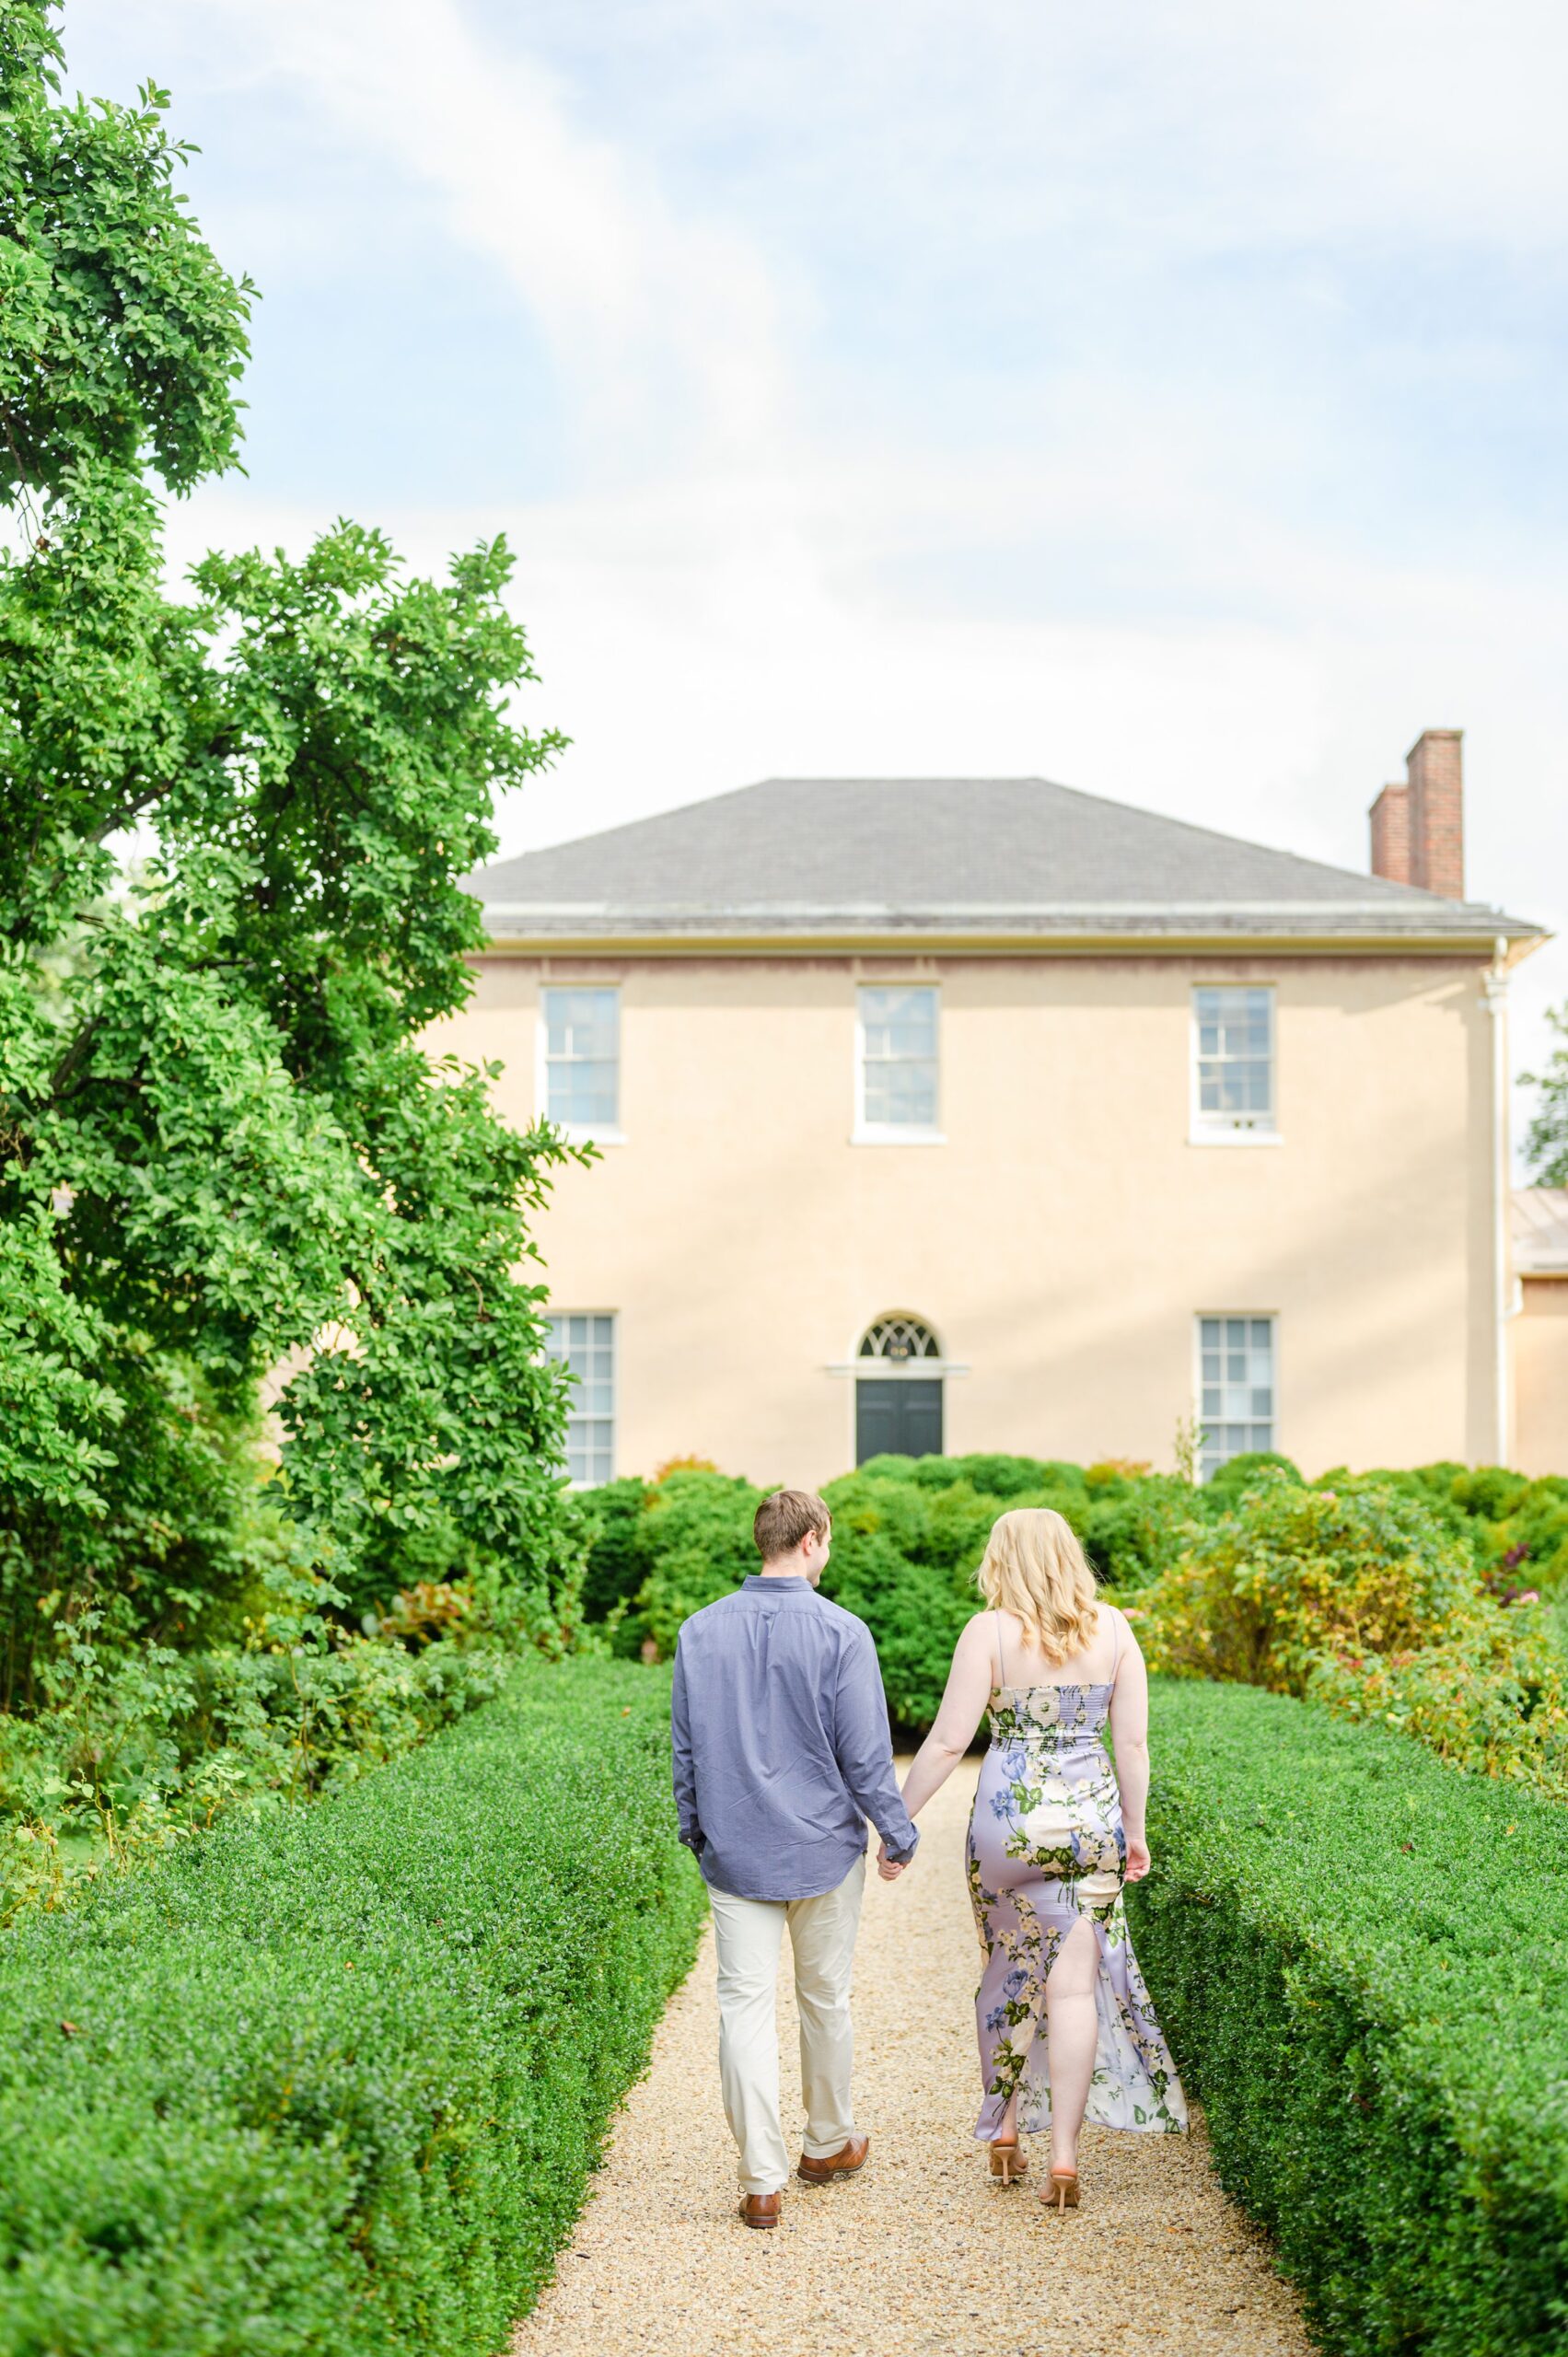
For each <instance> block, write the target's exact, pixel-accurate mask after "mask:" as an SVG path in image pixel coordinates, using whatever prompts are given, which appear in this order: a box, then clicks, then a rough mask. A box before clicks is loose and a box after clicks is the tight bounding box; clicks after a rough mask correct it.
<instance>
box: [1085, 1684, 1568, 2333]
mask: <svg viewBox="0 0 1568 2357" xmlns="http://www.w3.org/2000/svg"><path fill="white" fill-rule="evenodd" d="M1154 1730H1155V1732H1154V1763H1155V1787H1154V1794H1153V1805H1152V1808H1151V1812H1150V1838H1151V1843H1152V1847H1153V1852H1154V1858H1155V1872H1154V1874H1153V1875H1152V1876H1151V1877H1150V1879H1149V1880H1148V1881H1147V1882H1145V1883H1142V1884H1139V1885H1137V1886H1135V1887H1133V1889H1132V1891H1131V1892H1130V1894H1129V1898H1130V1903H1131V1907H1132V1928H1133V1936H1134V1939H1135V1941H1136V1943H1137V1946H1138V1953H1139V1956H1140V1958H1141V1960H1142V1962H1143V1965H1144V1969H1145V1970H1146V1972H1147V1974H1148V1977H1149V1980H1150V1983H1151V1986H1152V1988H1153V1990H1154V1993H1155V1998H1156V2003H1157V2005H1158V2006H1159V2008H1160V2010H1161V2013H1162V2016H1163V2019H1164V2023H1165V2026H1166V2029H1167V2032H1168V2034H1169V2036H1170V2039H1171V2043H1172V2047H1173V2049H1174V2050H1175V2053H1176V2056H1177V2060H1178V2062H1179V2066H1180V2068H1181V2070H1182V2071H1183V2073H1185V2074H1186V2077H1187V2079H1188V2082H1189V2084H1190V2086H1191V2090H1192V2092H1193V2093H1195V2094H1196V2095H1198V2096H1200V2097H1201V2098H1202V2102H1203V2104H1204V2106H1205V2107H1206V2110H1207V2115H1208V2124H1209V2129H1210V2131H1211V2134H1212V2136H1213V2140H1214V2155H1215V2159H1216V2162H1217V2165H1218V2167H1219V2172H1220V2175H1221V2177H1222V2179H1223V2181H1224V2183H1225V2186H1226V2187H1227V2189H1229V2191H1230V2192H1231V2193H1232V2194H1233V2195H1234V2196H1235V2197H1236V2198H1237V2200H1240V2201H1241V2202H1243V2203H1244V2204H1245V2205H1246V2207H1247V2208H1248V2209H1249V2210H1250V2211H1251V2212H1253V2214H1254V2215H1255V2216H1256V2217H1258V2218H1259V2219H1260V2220H1261V2221H1262V2223H1264V2224H1265V2225H1266V2226H1267V2227H1268V2228H1269V2229H1270V2231H1271V2232H1272V2235H1274V2237H1275V2239H1276V2242H1277V2246H1278V2248H1279V2251H1280V2254H1281V2257H1282V2258H1283V2262H1284V2264H1285V2266H1286V2268H1287V2269H1288V2270H1289V2271H1290V2272H1291V2273H1292V2274H1293V2275H1294V2276H1295V2278H1296V2280H1297V2281H1298V2282H1300V2283H1301V2284H1302V2286H1303V2287H1304V2289H1305V2291H1306V2292H1307V2296H1308V2299H1309V2301H1310V2303H1311V2306H1312V2310H1313V2313H1314V2318H1315V2321H1316V2324H1317V2326H1318V2330H1319V2331H1320V2333H1321V2335H1322V2338H1323V2340H1324V2342H1325V2344H1326V2346H1327V2347H1329V2348H1330V2349H1333V2350H1335V2351H1339V2352H1341V2357H1396V2352H1397V2353H1398V2357H1416V2352H1421V2357H1503V2352H1504V2351H1506V2352H1508V2357H1557V2353H1558V2352H1559V2351H1561V2350H1562V2347H1563V2345H1564V2339H1565V2336H1568V2080H1565V2078H1564V2074H1563V2069H1562V2057H1563V2054H1564V2051H1568V1865H1565V1864H1564V1856H1563V1841H1562V1810H1561V1809H1560V1808H1559V1807H1556V1806H1553V1805H1550V1804H1548V1803H1547V1802H1544V1801H1541V1800H1539V1799H1537V1798H1535V1797H1534V1796H1533V1795H1531V1794H1528V1793H1522V1792H1519V1791H1518V1790H1517V1789H1515V1788H1510V1787H1508V1786H1505V1785H1499V1784H1495V1783H1492V1782H1484V1781H1481V1780H1479V1779H1475V1778H1471V1777H1466V1776H1461V1775H1458V1774H1457V1773H1456V1772H1455V1771H1454V1770H1453V1769H1451V1768H1446V1767H1444V1766H1443V1765H1442V1764H1441V1763H1439V1762H1438V1761H1436V1760H1434V1759H1432V1758H1431V1757H1430V1756H1429V1755H1428V1754H1427V1753H1425V1752H1424V1751H1423V1750H1422V1749H1421V1748H1420V1747H1418V1746H1417V1745H1415V1744H1412V1743H1410V1742H1409V1741H1407V1740H1405V1739H1404V1738H1403V1737H1401V1736H1396V1735H1388V1734H1379V1733H1377V1732H1376V1731H1375V1730H1373V1729H1371V1728H1368V1727H1357V1726H1351V1725H1347V1724H1344V1723H1343V1722H1341V1721H1337V1720H1335V1719H1333V1718H1330V1716H1329V1715H1328V1713H1325V1712H1323V1711H1320V1710H1318V1709H1315V1708H1313V1707H1312V1706H1311V1705H1308V1704H1303V1703H1299V1702H1295V1701H1288V1700H1285V1699H1283V1698H1281V1697H1278V1696H1274V1695H1269V1694H1264V1693H1260V1692H1257V1691H1253V1690H1249V1689H1245V1688H1240V1687H1234V1686H1233V1687H1221V1686H1214V1685H1210V1684H1204V1683H1199V1682H1196V1681H1192V1682H1189V1683H1178V1684H1171V1683H1169V1682H1168V1681H1162V1682H1161V1684H1160V1685H1158V1686H1157V1687H1156V1701H1155V1720H1154Z"/></svg>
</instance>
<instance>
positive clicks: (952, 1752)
mask: <svg viewBox="0 0 1568 2357" xmlns="http://www.w3.org/2000/svg"><path fill="white" fill-rule="evenodd" d="M995 1658H996V1642H995V1624H994V1622H993V1620H992V1617H991V1615H990V1613H989V1612H981V1613H977V1614H976V1616H975V1618H974V1619H973V1620H971V1621H970V1624H969V1627H968V1628H967V1629H966V1630H965V1631H964V1632H963V1635H962V1636H961V1637H960V1638H959V1639H958V1643H957V1644H956V1645H955V1647H954V1648H953V1666H952V1668H951V1669H950V1670H949V1671H948V1672H947V1692H946V1693H945V1694H944V1695H943V1697H942V1707H941V1709H940V1710H939V1711H938V1712H937V1713H936V1719H935V1724H934V1725H933V1727H932V1730H931V1733H930V1734H929V1735H928V1736H926V1738H925V1741H924V1742H923V1744H922V1745H921V1747H920V1749H919V1750H918V1751H917V1752H916V1753H915V1756H914V1765H913V1767H912V1769H911V1770H910V1771H909V1774H908V1775H907V1776H906V1777H905V1778H904V1806H905V1807H906V1808H907V1809H908V1811H909V1813H910V1815H911V1816H912V1817H918V1816H919V1815H920V1812H921V1810H922V1809H923V1807H924V1806H925V1804H926V1802H927V1801H928V1800H929V1799H930V1798H931V1795H932V1794H933V1793H939V1792H940V1791H941V1789H942V1787H943V1785H944V1784H945V1783H946V1782H947V1779H948V1777H949V1776H950V1775H951V1774H952V1772H953V1771H954V1769H955V1768H956V1767H957V1766H958V1762H959V1760H960V1759H962V1758H963V1756H964V1754H965V1752H966V1751H967V1750H968V1749H969V1747H970V1744H971V1743H972V1742H973V1741H974V1731H975V1729H976V1727H978V1726H979V1724H980V1722H981V1714H982V1713H983V1712H984V1710H985V1706H986V1704H987V1702H989V1701H990V1700H991V1676H992V1664H993V1662H994V1660H995Z"/></svg>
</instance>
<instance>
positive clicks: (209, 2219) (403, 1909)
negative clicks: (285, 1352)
mask: <svg viewBox="0 0 1568 2357" xmlns="http://www.w3.org/2000/svg"><path fill="white" fill-rule="evenodd" d="M667 1713H668V1680H667V1679H666V1678H662V1677H659V1676H657V1675H651V1674H650V1673H649V1672H647V1671H646V1670H633V1669H628V1668H624V1667H621V1666H619V1665H616V1664H612V1663H607V1662H595V1661H574V1662H569V1663H563V1664H559V1665H554V1666H547V1665H544V1664H539V1665H529V1666H525V1667H523V1668H521V1669H519V1670H518V1672H517V1675H516V1677H515V1678H513V1679H512V1680H511V1682H510V1683H509V1685H508V1688H507V1689H506V1691H505V1694H504V1695H503V1696H502V1697H501V1698H500V1699H498V1700H497V1701H494V1702H492V1703H490V1704H488V1705H486V1706H485V1707H484V1708H483V1709H482V1710H481V1711H480V1712H478V1713H475V1714H474V1715H473V1716H472V1717H471V1718H470V1719H468V1720H466V1721H464V1722H463V1723H462V1724H460V1725H459V1726H457V1727H454V1728H452V1729H450V1730H449V1731H447V1733H445V1734H443V1735H441V1736H436V1738H435V1739H434V1740H433V1741H432V1742H431V1743H429V1744H428V1745H426V1746H425V1747H424V1748H423V1749H422V1750H420V1751H419V1752H417V1753H415V1754H413V1755H412V1757H410V1758H408V1759H404V1760H402V1761H401V1762H399V1763H397V1764H396V1765H394V1766H392V1767H389V1768H387V1769H385V1770H383V1771H381V1772H380V1773H379V1774H377V1776H375V1777H373V1778H371V1779H370V1780H368V1781H367V1782H366V1783H364V1784H362V1785H358V1786H355V1787H354V1789H353V1790H351V1791H349V1792H347V1793H346V1794H343V1795H342V1796H341V1797H339V1798H336V1799H333V1800H329V1801H325V1802H322V1803H320V1804H319V1805H318V1806H316V1807H315V1808H312V1809H308V1810H302V1811H300V1812H298V1813H297V1814H294V1813H290V1814H287V1815H285V1816H282V1817H274V1818H273V1819H271V1820H270V1821H268V1822H267V1823H266V1824H265V1825H240V1824H232V1825H228V1826H224V1827H220V1828H219V1829H217V1830H215V1832H214V1833H213V1834H211V1835H210V1836H209V1837H207V1838H206V1839H204V1840H198V1841H193V1842H192V1843H191V1844H190V1845H189V1846H188V1847H187V1848H185V1849H183V1850H182V1851H180V1852H178V1853H177V1854H176V1855H174V1856H173V1857H172V1858H170V1859H169V1860H168V1863H166V1864H163V1865H161V1866H160V1867H159V1868H158V1870H157V1872H156V1873H149V1874H142V1875H130V1876H127V1877H125V1878H123V1879H121V1880H117V1881H115V1882H114V1883H112V1884H109V1885H99V1887H97V1888H95V1889H94V1890H93V1891H92V1892H91V1894H90V1895H89V1896H88V1897H87V1898H86V1899H85V1900H84V1902H83V1903H82V1904H81V1905H80V1906H79V1907H78V1908H76V1909H75V1910H72V1911H71V1912H69V1913H67V1914H64V1915H61V1916H57V1917H49V1918H44V1919H41V1920H39V1921H37V1922H32V1923H29V1925H27V1926H26V1927H25V1928H24V1929H22V1930H21V1931H19V1932H17V1933H15V1934H14V1935H13V1937H12V1938H11V1940H10V1941H9V1942H7V1943H6V1946H5V1948H4V1950H3V1951H0V2350H4V2351H6V2357H149V2352H152V2351H157V2352H159V2357H165V2352H167V2353H168V2357H196V2352H200V2357H297V2352H298V2351H301V2350H309V2351H311V2352H312V2357H369V2353H370V2352H376V2357H383V2352H385V2353H386V2357H390V2352H393V2351H399V2352H401V2351H413V2350H418V2351H421V2352H422V2353H423V2357H457V2352H462V2353H463V2357H494V2351H496V2350H497V2349H500V2348H502V2347H504V2345H505V2337H506V2330H507V2327H508V2325H509V2323H510V2321H511V2319H512V2318H513V2317H514V2316H516V2315H517V2314H518V2313H519V2312H520V2311H521V2310H523V2309H524V2308H525V2307H527V2306H528V2305H529V2303H530V2301H531V2299H532V2297H533V2296H534V2294H535V2293H536V2292H537V2290H538V2288H539V2287H540V2284H541V2283H542V2282H544V2281H545V2280H546V2278H547V2277H548V2275H549V2273H550V2270H551V2264H552V2256H553V2253H554V2251H555V2249H556V2247H557V2246H558V2244H559V2242H560V2240H561V2238H562V2237H563V2235H564V2234H566V2233H567V2232H568V2231H569V2230H570V2227H571V2225H572V2223H573V2221H574V2219H575V2216H576V2213H577V2211H578V2208H579V2206H580V2204H581V2201H582V2198H583V2194H584V2189H585V2185H586V2180H587V2175H588V2172H589V2169H590V2167H591V2165H592V2164H593V2162H594V2160H595V2158H596V2156H597V2153H598V2144H599V2141H600V2136H601V2132H602V2131H603V2128H604V2125H605V2121H606V2119H607V2117H608V2115H609V2113H610V2110H611V2108H612V2107H613V2106H614V2105H615V2103H616V2101H617V2100H618V2098H619V2097H620V2096H621V2093H622V2092H623V2090H624V2089H625V2088H626V2086H627V2085H628V2084H629V2083H630V2082H631V2080H632V2079H633V2077H634V2076H635V2075H636V2073H637V2072H638V2071H639V2070H640V2068H641V2067H642V2064H643V2062H644V2061H645V2055H646V2051H647V2046H648V2040H649V2037H650V2035H651V2031H652V2027H653V2025H654V2023H655V2021H656V2018H657V2016H658V2014H659V2011H660V2008H661V2006H662V2004H663V2003H664V2000H665V1998H666V1996H667V1994H668V1991H669V1990H670V1988H671V1987H672V1985H673V1984H674V1983H675V1981H676V1980H678V1979H679V1975H680V1974H681V1972H682V1971H683V1970H684V1968H685V1967H686V1965H687V1963H688V1962H689V1960H690V1957H691V1952H692V1947H693V1944H694V1941H695V1936H696V1932H697V1928H698V1924H699V1921H700V1918H701V1914H702V1909H703V1900H702V1896H701V1887H700V1883H699V1879H698V1876H697V1875H696V1872H695V1869H694V1867H693V1866H692V1864H691V1859H690V1858H689V1857H688V1856H687V1854H686V1852H684V1851H682V1850H680V1849H679V1846H678V1844H677V1841H676V1839H675V1819H674V1812H673V1809H672V1808H671V1806H670V1802H669V1787H668V1779H669V1765H668V1732H667Z"/></svg>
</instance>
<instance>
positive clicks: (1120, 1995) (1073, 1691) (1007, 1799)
mask: <svg viewBox="0 0 1568 2357" xmlns="http://www.w3.org/2000/svg"><path fill="white" fill-rule="evenodd" d="M1114 1683H1115V1680H1114V1676H1113V1677H1112V1678H1111V1679H1110V1680H1109V1681H1108V1682H1107V1683H1106V1684H1104V1685H1101V1686H1000V1685H999V1686H998V1687H996V1688H995V1689H993V1694H992V1700H991V1747H990V1749H989V1750H988V1751H987V1753H986V1755H985V1760H984V1764H983V1766H982V1767H981V1772H980V1785H979V1789H978V1791H977V1792H976V1794H975V1803H974V1813H973V1815H972V1817H970V1835H969V1850H968V1864H969V1882H970V1899H971V1901H972V1902H973V1906H974V1912H975V1922H976V1924H977V1925H978V1927H979V1931H980V1936H981V1943H982V1945H983V1946H984V1949H985V1968H984V1972H983V1974H982V1977H981V1984H980V1991H979V1993H978V1995H977V1997H976V1999H975V2028H976V2032H977V2034H978V2036H979V2039H980V2068H981V2085H982V2086H983V2088H984V2090H985V2100H984V2102H983V2104H982V2105H981V2113H980V2118H979V2119H978V2120H977V2121H976V2123H975V2131H974V2132H975V2134H976V2136H977V2137H978V2138H980V2139H981V2141H982V2142H990V2140H991V2139H992V2137H993V2136H994V2135H995V2134H996V2133H997V2131H998V2130H999V2128H1000V2127H1001V2124H1002V2115H1003V2113H1004V2112H1005V2109H1006V2107H1007V2103H1008V2100H1009V2098H1010V2097H1011V2096H1012V2095H1013V2093H1014V2090H1015V2089H1016V2090H1017V2095H1018V2112H1017V2119H1018V2126H1019V2128H1020V2130H1022V2131H1025V2132H1026V2133H1028V2134H1031V2135H1032V2134H1037V2133H1039V2132H1040V2131H1043V2130H1044V2129H1046V2128H1047V2127H1048V2126H1049V2125H1050V2120H1051V2078H1050V2073H1049V2069H1048V2064H1047V2055H1046V2037H1045V2018H1044V2015H1045V2008H1044V1995H1045V1982H1046V1977H1047V1975H1048V1974H1049V1972H1050V1970H1051V1966H1052V1964H1054V1962H1055V1961H1056V1957H1057V1954H1058V1952H1059V1950H1060V1949H1061V1946H1062V1943H1063V1940H1064V1939H1065V1938H1066V1937H1067V1934H1068V1933H1069V1932H1070V1931H1071V1930H1072V1928H1073V1926H1074V1923H1076V1922H1078V1920H1079V1918H1080V1917H1082V1916H1086V1917H1087V1918H1088V1920H1089V1921H1090V1922H1092V1923H1093V1925H1094V1928H1095V1937H1096V1940H1097V1941H1098V1945H1099V1972H1098V1977H1097V1980H1096V1983H1095V2011H1096V2014H1097V2017H1098V2051H1097V2053H1096V2056H1095V2069H1094V2077H1093V2080H1092V2082H1091V2084H1090V2087H1089V2100H1088V2107H1087V2110H1086V2114H1085V2117H1086V2119H1089V2120H1092V2121H1093V2122H1094V2123H1095V2124H1096V2125H1097V2126H1098V2127H1101V2128H1143V2129H1156V2130H1163V2131H1166V2132H1167V2133H1170V2134H1179V2132H1180V2131H1181V2130H1183V2129H1184V2128H1185V2127H1186V2125H1187V2103H1186V2098H1185V2097H1184V2096H1183V2095H1182V2092H1181V2082H1180V2080H1179V2078H1178V2077H1177V2074H1176V2065H1175V2063H1174V2062H1173V2061H1171V2058H1170V2050H1169V2049H1168V2048H1167V2045H1166V2042H1165V2039H1164V2037H1163V2036H1162V2035H1161V2031H1160V2026H1159V2024H1158V2022H1157V2021H1156V2018H1155V2011H1154V2007H1153V2006H1152V2004H1151V2003H1150V2002H1149V1992H1148V1991H1147V1989H1146V1988H1145V1987H1144V1977H1143V1975H1142V1973H1141V1972H1140V1971H1139V1969H1138V1960H1137V1958H1136V1957H1135V1956H1134V1955H1133V1954H1132V1941H1131V1939H1130V1938H1129V1937H1128V1933H1127V1918H1126V1913H1125V1910H1124V1909H1123V1905H1122V1898H1121V1886H1122V1879H1123V1875H1124V1874H1125V1871H1126V1862H1127V1840H1126V1836H1125V1834H1124V1833H1123V1831H1122V1829H1121V1795H1120V1794H1119V1793H1118V1791H1117V1785H1116V1777H1115V1774H1114V1772H1113V1771H1112V1769H1111V1765H1110V1760H1109V1756H1108V1754H1107V1752H1106V1748H1105V1744H1104V1741H1103V1737H1104V1734H1105V1726H1106V1721H1107V1719H1108V1718H1109V1714H1110V1696H1111V1689H1112V1686H1113V1685H1114ZM1037 2024H1038V2026H1039V2035H1038V2037H1037V2036H1036V2035H1035V2029H1036V2026H1037Z"/></svg>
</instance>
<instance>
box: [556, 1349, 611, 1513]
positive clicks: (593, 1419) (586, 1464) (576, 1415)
mask: <svg viewBox="0 0 1568 2357" xmlns="http://www.w3.org/2000/svg"><path fill="white" fill-rule="evenodd" d="M544 1324H545V1343H544V1355H545V1357H546V1358H547V1359H554V1360H556V1361H558V1362H559V1364H561V1365H562V1366H563V1367H565V1368H566V1369H567V1370H568V1372H569V1373H570V1375H571V1377H572V1382H573V1392H572V1408H571V1412H570V1414H569V1415H568V1417H567V1419H566V1470H567V1473H568V1474H569V1476H570V1477H571V1480H572V1486H573V1487H574V1489H579V1490H587V1489H593V1488H595V1487H596V1486H597V1485H598V1483H599V1482H600V1481H612V1480H614V1479H615V1318H614V1315H613V1313H612V1312H611V1311H610V1310H604V1309H587V1310H585V1309H562V1310H552V1312H551V1313H550V1315H549V1316H548V1317H547V1318H546V1319H545V1321H544Z"/></svg>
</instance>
